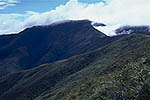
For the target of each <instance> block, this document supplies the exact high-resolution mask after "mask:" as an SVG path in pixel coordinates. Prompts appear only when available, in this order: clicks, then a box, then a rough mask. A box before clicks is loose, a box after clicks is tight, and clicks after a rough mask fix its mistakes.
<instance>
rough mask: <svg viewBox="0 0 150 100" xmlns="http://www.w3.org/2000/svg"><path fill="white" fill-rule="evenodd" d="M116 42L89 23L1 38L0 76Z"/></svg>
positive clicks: (34, 29) (58, 25) (37, 28)
mask: <svg viewBox="0 0 150 100" xmlns="http://www.w3.org/2000/svg"><path fill="white" fill-rule="evenodd" d="M121 37H122V36H121ZM119 38H120V36H118V37H108V36H106V35H105V34H104V33H102V32H100V31H98V30H96V29H95V28H94V27H93V26H92V25H91V21H89V20H79V21H64V22H57V23H53V24H51V25H47V26H34V27H31V28H27V29H25V30H24V31H22V32H20V33H18V34H15V35H4V36H3V35H2V36H0V41H1V42H0V76H2V75H5V74H8V73H13V72H16V71H19V70H23V69H30V68H33V67H36V66H38V65H41V64H44V63H51V62H55V61H58V60H62V59H66V58H69V57H71V56H74V55H79V54H82V53H85V52H89V51H92V50H95V49H97V48H99V47H102V46H104V45H106V44H108V43H111V42H113V41H115V40H117V39H119Z"/></svg>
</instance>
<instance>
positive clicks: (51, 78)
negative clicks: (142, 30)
mask: <svg viewBox="0 0 150 100" xmlns="http://www.w3.org/2000/svg"><path fill="white" fill-rule="evenodd" d="M149 42H150V36H149V35H128V36H126V37H123V38H121V39H120V40H117V41H115V42H113V43H111V44H109V45H107V46H105V47H102V48H100V49H97V50H95V51H92V52H89V53H86V54H82V55H79V56H74V57H72V58H69V59H65V60H61V61H57V62H54V63H51V64H44V65H41V66H39V67H36V68H33V69H30V70H25V71H21V72H17V73H14V74H9V75H6V76H3V77H0V84H1V87H0V94H1V95H0V99H2V100H10V99H11V100H32V99H36V100H99V99H101V98H102V100H108V98H109V100H112V99H115V100H122V99H120V98H124V96H125V95H124V94H123V95H122V94H121V95H119V96H116V95H115V94H116V93H128V92H129V91H125V90H123V89H122V87H123V86H122V84H121V83H123V82H126V81H125V80H126V79H123V80H124V81H122V79H121V78H122V77H121V78H117V77H119V76H120V73H121V76H122V74H123V73H124V72H128V70H129V69H130V68H134V67H132V66H134V65H136V64H137V65H138V66H140V65H141V64H142V65H149V59H150V56H149V51H150V45H149ZM130 64H131V65H132V66H131V65H130ZM127 65H128V66H129V67H125V66H127ZM126 68H127V69H126ZM144 68H145V67H142V66H140V67H138V68H137V69H140V70H142V69H144ZM126 70H127V71H126ZM132 71H134V70H132ZM132 71H131V73H133V72H132ZM137 71H138V70H137ZM129 72H130V71H129ZM127 74H128V73H127ZM133 75H136V74H134V73H133ZM139 75H140V73H139ZM144 75H147V72H146V73H144ZM124 76H125V77H123V78H126V76H131V77H132V75H130V73H129V75H124ZM117 79H121V81H119V83H117V81H116V80H117ZM128 79H129V81H127V82H126V83H124V84H125V85H128V84H131V80H130V77H129V78H128ZM139 79H140V78H137V80H139ZM145 80H147V81H148V80H149V78H148V79H147V78H145ZM139 83H141V81H139ZM139 83H137V84H139ZM143 83H144V82H143ZM137 84H135V83H134V84H132V85H133V86H134V85H135V90H134V91H133V92H136V93H137V94H138V98H139V99H137V100H146V99H145V98H146V97H147V94H148V93H149V91H148V90H147V91H146V92H145V89H144V86H145V83H144V85H137ZM132 85H131V86H132ZM148 85H149V84H148ZM111 86H112V87H111ZM115 87H117V88H115ZM137 87H140V88H137ZM129 88H130V85H129ZM142 89H144V92H143V93H142V92H141V91H142ZM110 90H111V91H110ZM122 91H123V92H122ZM138 91H140V92H138ZM136 93H135V96H136ZM141 94H146V95H145V97H144V99H142V98H143V96H142V95H141ZM148 95H149V94H148ZM132 96H134V95H133V93H131V94H130V93H129V94H128V95H127V96H125V97H127V98H128V97H129V99H131V97H132ZM107 97H108V98H107ZM127 98H126V99H125V100H127Z"/></svg>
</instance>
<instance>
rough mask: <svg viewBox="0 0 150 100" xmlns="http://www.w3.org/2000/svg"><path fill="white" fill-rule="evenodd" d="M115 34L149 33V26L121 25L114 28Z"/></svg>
mask: <svg viewBox="0 0 150 100" xmlns="http://www.w3.org/2000/svg"><path fill="white" fill-rule="evenodd" d="M115 32H116V34H117V35H120V34H132V33H134V34H135V33H137V34H138V33H140V34H150V26H123V27H120V28H118V29H116V30H115Z"/></svg>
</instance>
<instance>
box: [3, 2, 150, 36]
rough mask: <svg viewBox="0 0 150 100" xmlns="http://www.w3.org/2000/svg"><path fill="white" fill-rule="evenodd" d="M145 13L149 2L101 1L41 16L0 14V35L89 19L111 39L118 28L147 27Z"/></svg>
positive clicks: (71, 5) (64, 7)
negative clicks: (39, 26) (96, 23)
mask: <svg viewBox="0 0 150 100" xmlns="http://www.w3.org/2000/svg"><path fill="white" fill-rule="evenodd" d="M10 1H15V0H10ZM149 9H150V0H103V1H100V2H99V3H94V4H87V3H81V2H78V0H70V1H68V2H67V3H66V4H65V5H60V6H58V7H56V9H54V10H51V11H47V12H44V13H38V12H34V11H27V12H26V13H25V14H0V23H2V24H1V25H0V34H4V33H12V32H18V31H20V30H22V29H24V28H26V27H31V26H34V25H47V24H51V23H53V22H55V21H60V20H81V19H89V20H92V21H95V22H101V23H104V24H106V25H107V27H99V28H97V29H99V30H101V31H102V32H104V33H105V34H107V35H115V33H114V32H113V30H115V29H116V28H118V27H120V26H122V25H150V20H149V18H150V11H149Z"/></svg>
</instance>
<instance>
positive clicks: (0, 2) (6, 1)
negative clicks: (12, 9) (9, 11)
mask: <svg viewBox="0 0 150 100" xmlns="http://www.w3.org/2000/svg"><path fill="white" fill-rule="evenodd" d="M17 3H19V1H18V0H0V10H3V9H5V8H6V7H9V6H15V5H16V4H17Z"/></svg>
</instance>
